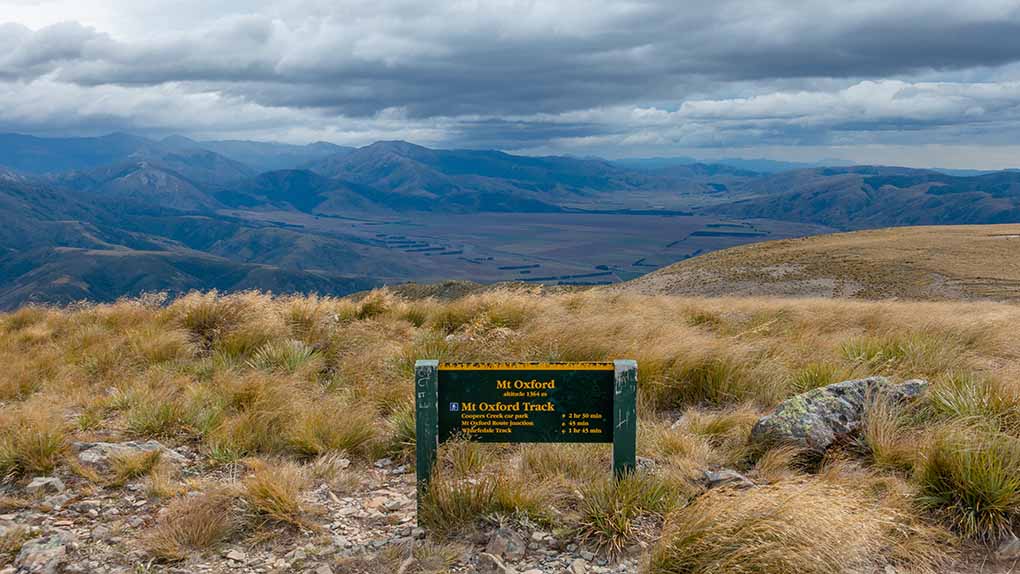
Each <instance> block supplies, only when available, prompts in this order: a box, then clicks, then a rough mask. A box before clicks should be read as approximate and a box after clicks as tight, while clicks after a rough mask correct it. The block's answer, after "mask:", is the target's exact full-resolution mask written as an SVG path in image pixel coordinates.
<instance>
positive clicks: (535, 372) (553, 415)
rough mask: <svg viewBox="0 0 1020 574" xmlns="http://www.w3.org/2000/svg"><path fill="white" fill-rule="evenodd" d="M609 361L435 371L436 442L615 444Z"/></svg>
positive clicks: (461, 366)
mask: <svg viewBox="0 0 1020 574" xmlns="http://www.w3.org/2000/svg"><path fill="white" fill-rule="evenodd" d="M613 379H614V368H613V363H585V364H574V365H571V364H565V365H555V364H544V365H542V364H540V365H534V366H525V367H524V368H521V367H519V366H518V367H516V368H515V366H514V365H512V364H511V365H506V364H498V363H496V364H478V365H475V364H453V365H440V367H439V442H443V441H444V440H446V439H448V438H450V437H451V436H455V435H463V436H465V437H467V438H469V439H471V440H477V441H480V442H613Z"/></svg>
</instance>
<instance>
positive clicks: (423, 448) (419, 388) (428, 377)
mask: <svg viewBox="0 0 1020 574" xmlns="http://www.w3.org/2000/svg"><path fill="white" fill-rule="evenodd" d="M414 407H415V408H414V413H415V445H416V451H417V452H416V454H417V456H416V459H415V462H416V464H415V478H416V479H417V483H418V508H419V511H418V516H419V518H420V516H421V510H420V508H421V501H422V499H423V497H424V495H425V493H426V492H427V491H428V485H429V479H430V478H431V477H432V466H433V464H435V462H436V450H437V449H438V448H439V361H416V362H415V364H414ZM419 522H421V521H420V520H419Z"/></svg>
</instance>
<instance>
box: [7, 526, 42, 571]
mask: <svg viewBox="0 0 1020 574" xmlns="http://www.w3.org/2000/svg"><path fill="white" fill-rule="evenodd" d="M33 536H35V534H34V533H33V531H32V530H31V529H29V528H25V527H24V526H13V527H11V528H7V529H5V530H4V531H3V532H2V533H0V566H7V565H9V564H12V563H13V562H14V559H15V558H17V556H18V553H19V552H21V547H22V546H24V545H25V543H26V542H28V541H29V540H31V539H32V537H33Z"/></svg>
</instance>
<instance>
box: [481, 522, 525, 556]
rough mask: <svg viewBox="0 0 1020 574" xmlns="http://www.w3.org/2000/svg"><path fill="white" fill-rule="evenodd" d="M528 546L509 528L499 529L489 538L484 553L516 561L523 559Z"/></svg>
mask: <svg viewBox="0 0 1020 574" xmlns="http://www.w3.org/2000/svg"><path fill="white" fill-rule="evenodd" d="M527 548H528V544H527V542H525V541H524V538H523V537H522V536H521V535H520V534H518V533H517V532H516V531H514V530H511V529H509V528H499V529H497V530H496V532H494V533H493V534H492V537H491V538H489V543H488V544H487V545H486V547H485V551H486V552H488V553H489V554H493V555H495V556H499V557H500V558H506V559H507V560H512V561H515V562H516V561H517V560H520V559H522V558H524V554H525V552H526V551H527Z"/></svg>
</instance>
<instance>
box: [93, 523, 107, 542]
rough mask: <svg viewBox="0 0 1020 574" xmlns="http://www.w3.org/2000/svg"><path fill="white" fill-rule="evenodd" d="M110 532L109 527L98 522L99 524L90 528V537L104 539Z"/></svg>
mask: <svg viewBox="0 0 1020 574" xmlns="http://www.w3.org/2000/svg"><path fill="white" fill-rule="evenodd" d="M111 533H112V531H111V530H110V529H109V527H107V526H103V525H102V524H100V525H99V526H96V527H95V528H93V529H92V539H93V540H106V539H107V538H109V537H110V534H111Z"/></svg>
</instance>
